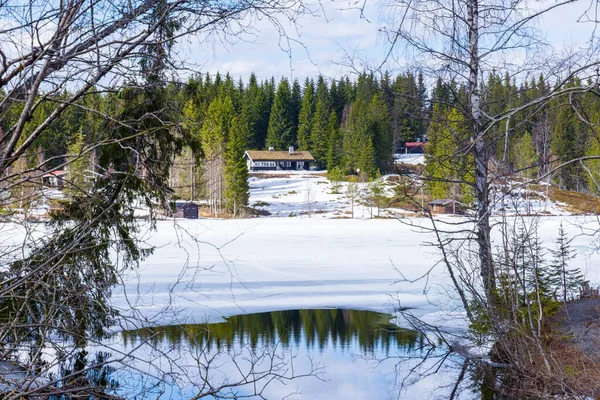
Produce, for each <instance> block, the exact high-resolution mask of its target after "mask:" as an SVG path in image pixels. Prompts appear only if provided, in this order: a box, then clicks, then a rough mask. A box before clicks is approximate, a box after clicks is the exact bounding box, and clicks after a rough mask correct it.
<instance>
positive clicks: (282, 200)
mask: <svg viewBox="0 0 600 400" xmlns="http://www.w3.org/2000/svg"><path fill="white" fill-rule="evenodd" d="M324 175H325V173H324V172H313V171H311V172H307V171H302V172H296V171H273V172H269V173H268V174H255V175H253V176H251V177H250V179H249V183H250V205H251V206H253V207H255V208H257V209H259V210H264V211H267V212H268V213H269V214H270V215H269V217H300V218H351V216H352V209H354V218H358V219H368V218H373V217H375V216H377V215H378V214H377V213H378V210H377V208H376V207H374V206H371V205H369V202H368V201H367V199H368V198H369V183H358V187H359V193H358V195H357V196H356V197H355V199H354V206H352V202H351V199H350V197H349V196H348V194H347V188H348V182H340V188H339V194H332V184H331V182H330V181H329V180H328V179H327V177H326V176H324ZM392 177H394V175H386V176H383V177H382V178H381V179H382V181H383V188H384V193H385V195H386V196H388V197H393V196H394V190H393V188H394V183H393V182H390V179H391V178H392ZM414 179H417V178H414ZM521 185H522V184H521V183H519V182H509V184H506V185H505V186H504V187H498V188H497V189H498V190H496V191H494V192H493V193H494V196H493V198H492V209H493V210H494V212H495V213H497V214H501V213H504V214H506V215H516V214H521V215H523V214H525V215H533V214H535V215H560V216H563V215H569V213H568V212H567V211H565V207H566V206H567V205H566V204H561V203H556V202H553V201H551V200H549V198H548V196H547V193H545V192H544V191H534V190H527V189H526V188H525V187H522V186H521ZM379 216H380V217H399V216H414V213H413V212H411V211H407V210H402V209H398V208H382V209H380V210H379Z"/></svg>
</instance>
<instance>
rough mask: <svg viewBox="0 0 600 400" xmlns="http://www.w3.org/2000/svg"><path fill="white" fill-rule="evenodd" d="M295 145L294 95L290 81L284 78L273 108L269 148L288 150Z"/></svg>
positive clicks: (268, 141) (270, 119)
mask: <svg viewBox="0 0 600 400" xmlns="http://www.w3.org/2000/svg"><path fill="white" fill-rule="evenodd" d="M295 143H296V138H295V137H294V116H293V112H292V94H291V91H290V84H289V82H288V80H287V79H285V78H282V79H281V81H280V82H279V86H278V87H277V93H276V94H275V100H274V101H273V106H272V107H271V115H270V117H269V129H268V132H267V147H274V148H275V150H287V148H288V147H289V146H292V145H294V144H295Z"/></svg>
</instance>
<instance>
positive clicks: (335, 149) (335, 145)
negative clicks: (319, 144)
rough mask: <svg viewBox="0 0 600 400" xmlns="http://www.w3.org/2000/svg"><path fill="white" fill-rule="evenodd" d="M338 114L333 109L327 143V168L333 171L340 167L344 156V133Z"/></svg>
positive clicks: (330, 115)
mask: <svg viewBox="0 0 600 400" xmlns="http://www.w3.org/2000/svg"><path fill="white" fill-rule="evenodd" d="M337 120H338V118H337V116H336V115H335V111H331V114H329V123H328V128H327V129H328V131H329V139H328V143H327V170H328V171H331V170H332V169H333V168H338V167H339V166H340V163H341V158H342V135H341V132H340V129H339V128H338V123H337Z"/></svg>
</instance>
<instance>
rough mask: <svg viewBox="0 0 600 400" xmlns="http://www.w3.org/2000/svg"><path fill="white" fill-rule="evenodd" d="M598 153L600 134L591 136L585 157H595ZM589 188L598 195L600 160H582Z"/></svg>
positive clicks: (599, 192) (599, 189) (599, 187)
mask: <svg viewBox="0 0 600 400" xmlns="http://www.w3.org/2000/svg"><path fill="white" fill-rule="evenodd" d="M599 154H600V134H598V135H596V136H594V137H592V139H591V140H590V143H589V145H588V149H587V151H586V152H585V155H586V156H587V157H597V156H598V155H599ZM584 164H585V167H586V177H587V181H588V188H589V190H590V191H591V192H592V193H594V194H596V195H599V196H600V160H598V159H589V160H586V161H585V162H584Z"/></svg>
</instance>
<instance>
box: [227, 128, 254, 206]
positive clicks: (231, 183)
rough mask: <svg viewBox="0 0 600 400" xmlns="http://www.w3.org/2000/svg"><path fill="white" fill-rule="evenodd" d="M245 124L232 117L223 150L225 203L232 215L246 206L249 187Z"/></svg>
mask: <svg viewBox="0 0 600 400" xmlns="http://www.w3.org/2000/svg"><path fill="white" fill-rule="evenodd" d="M246 131H247V129H246V126H245V125H244V124H243V122H241V121H240V119H239V118H238V117H234V119H233V121H232V127H231V131H230V134H229V140H228V143H227V150H226V152H225V186H226V188H225V204H226V207H227V211H228V212H230V213H232V214H233V215H234V216H237V215H239V214H240V211H241V210H243V209H244V208H245V207H246V206H248V199H249V197H250V192H249V190H250V188H249V185H248V167H247V166H246V160H245V159H244V151H245V143H246Z"/></svg>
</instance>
